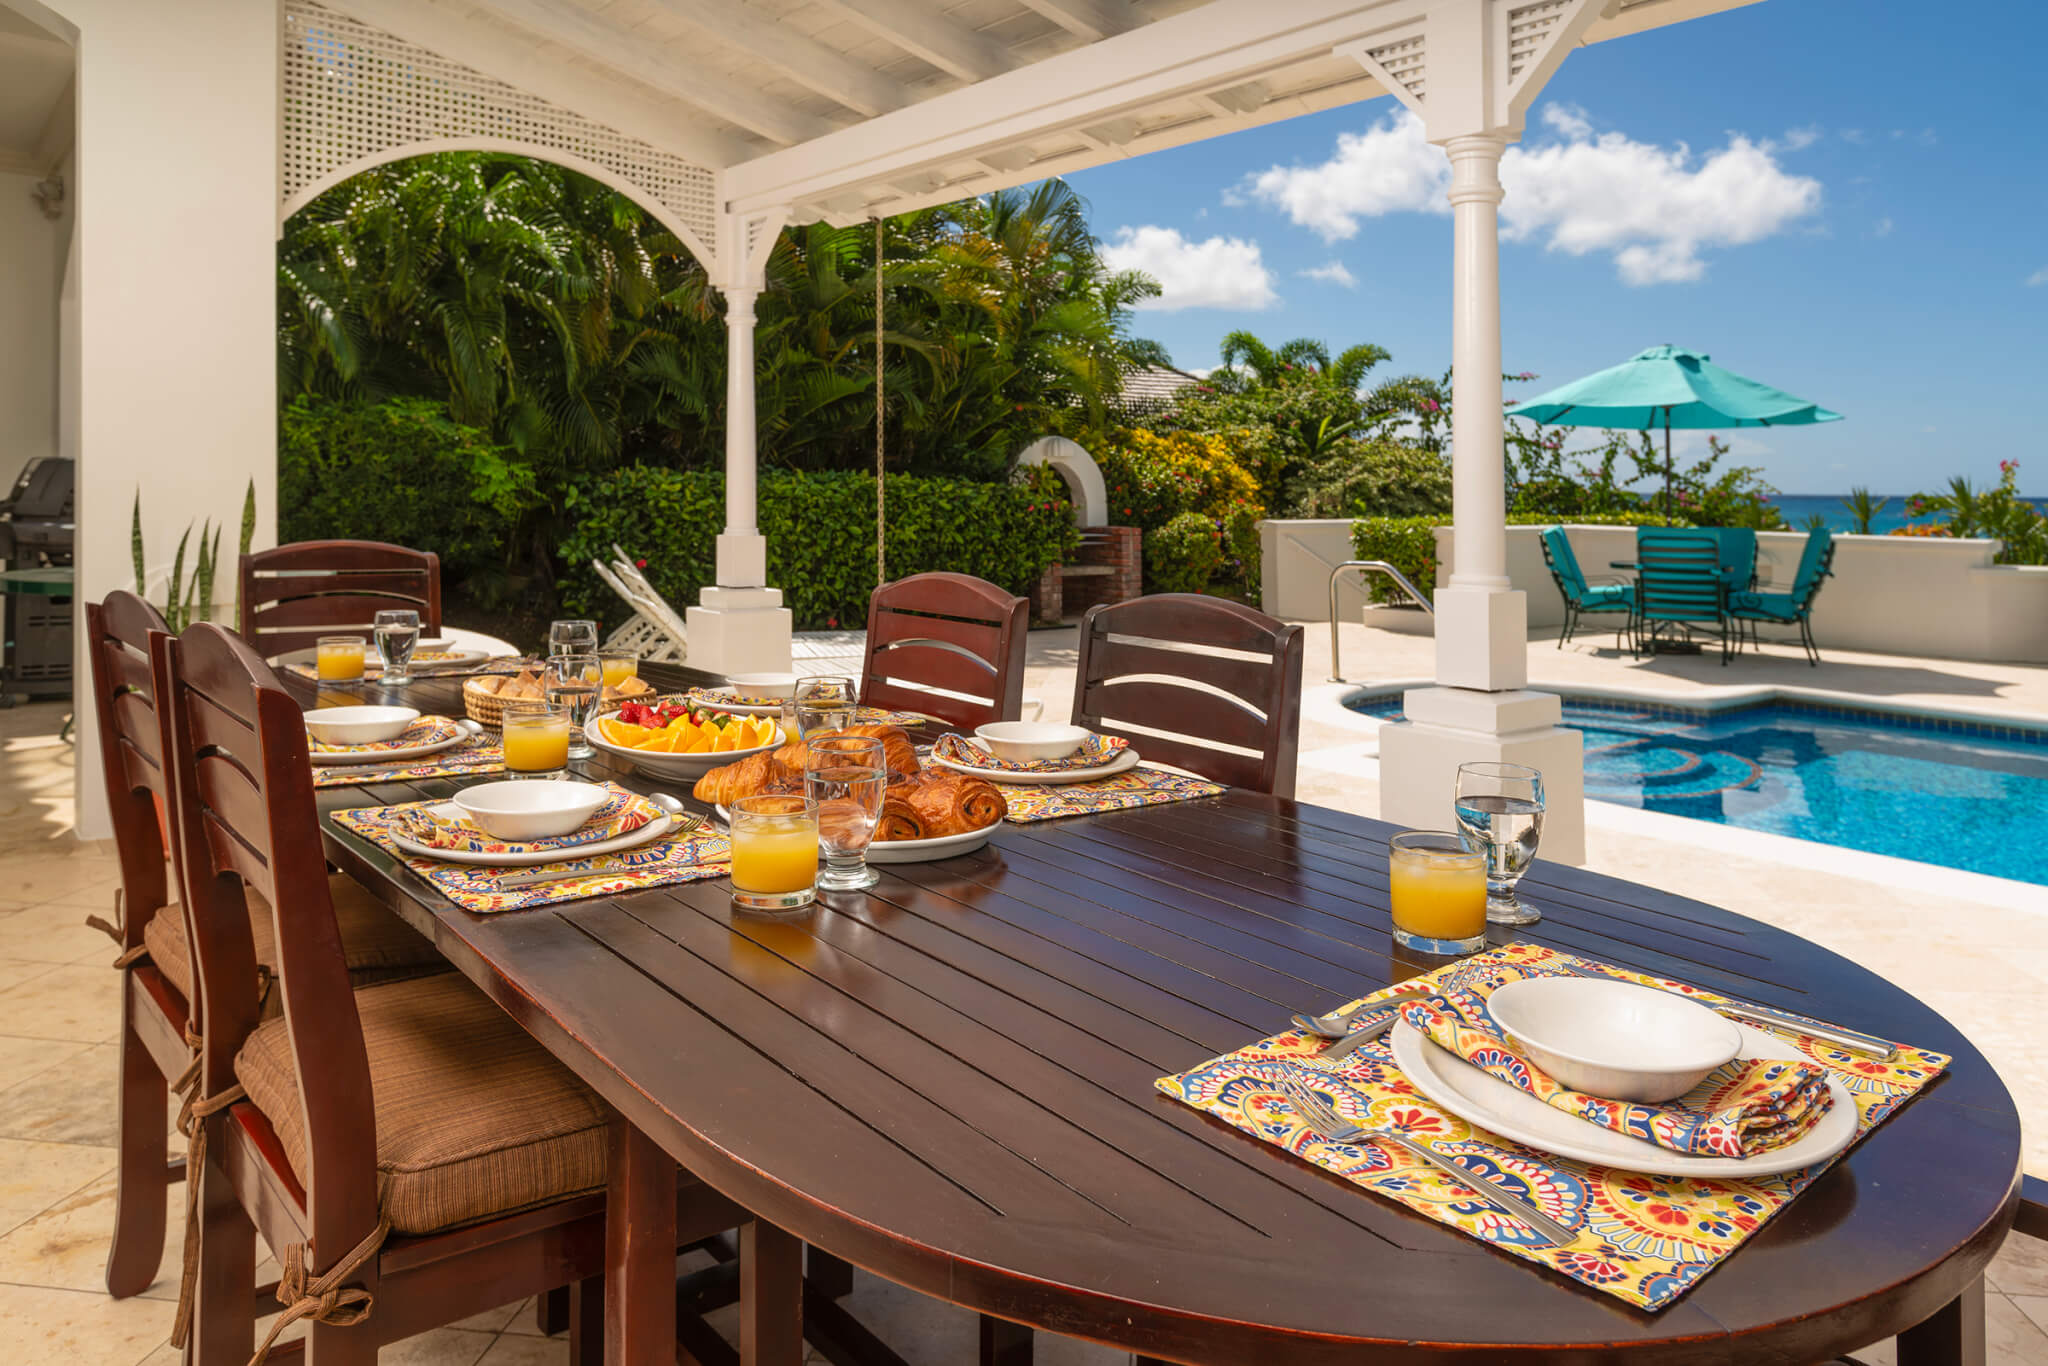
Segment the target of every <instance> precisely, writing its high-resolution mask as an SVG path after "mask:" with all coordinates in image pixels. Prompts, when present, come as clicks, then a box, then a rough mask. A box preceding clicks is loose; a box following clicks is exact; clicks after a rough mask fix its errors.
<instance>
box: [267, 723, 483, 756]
mask: <svg viewBox="0 0 2048 1366" xmlns="http://www.w3.org/2000/svg"><path fill="white" fill-rule="evenodd" d="M464 734H467V731H466V730H465V729H464V728H463V726H462V725H461V724H460V723H459V722H457V721H456V720H455V719H454V718H453V717H450V716H422V717H420V718H419V719H418V720H417V721H414V722H413V723H412V724H411V725H409V726H407V727H406V728H405V729H404V730H403V731H401V732H399V734H398V735H397V736H396V737H395V738H394V739H390V740H372V741H370V742H368V743H367V744H361V745H330V744H325V743H323V742H321V741H319V740H315V739H314V738H313V736H312V734H311V733H310V732H308V733H307V736H306V751H307V753H309V754H311V755H312V756H313V760H314V762H315V763H317V762H319V761H320V760H321V759H322V758H323V757H326V756H329V755H335V754H389V753H390V752H391V751H393V750H397V749H414V748H417V747H418V746H420V745H438V744H444V743H446V742H447V741H450V740H453V739H455V738H456V737H457V736H459V735H464Z"/></svg>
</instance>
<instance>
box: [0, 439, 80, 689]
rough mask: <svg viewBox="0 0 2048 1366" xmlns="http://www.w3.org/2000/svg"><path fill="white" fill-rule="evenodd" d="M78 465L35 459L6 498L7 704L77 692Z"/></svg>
mask: <svg viewBox="0 0 2048 1366" xmlns="http://www.w3.org/2000/svg"><path fill="white" fill-rule="evenodd" d="M76 473H77V465H76V463H75V462H73V461H70V460H64V459H61V458H59V457H56V456H43V457H41V458H39V459H36V460H31V461H29V463H28V467H27V468H26V469H24V470H22V472H21V477H20V478H18V479H16V480H15V481H14V489H13V491H12V492H11V493H9V494H8V496H7V498H6V499H5V500H4V501H0V561H5V563H6V566H7V568H6V572H5V573H0V589H4V591H5V594H6V597H5V601H6V604H7V610H6V618H5V626H6V636H5V639H6V643H7V653H6V658H5V663H4V664H0V706H12V705H14V703H15V702H16V701H17V700H18V699H20V698H23V697H69V696H70V695H71V598H72V583H71V553H72V547H73V543H74V542H75V541H76V539H77V535H78V522H77V518H76V515H75V514H74V513H73V511H72V492H73V483H74V479H75V476H76Z"/></svg>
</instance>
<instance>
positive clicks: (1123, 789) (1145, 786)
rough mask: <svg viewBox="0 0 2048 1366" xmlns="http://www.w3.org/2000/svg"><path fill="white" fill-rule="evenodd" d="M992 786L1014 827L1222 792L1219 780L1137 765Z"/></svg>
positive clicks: (1190, 798) (1181, 800) (1190, 799)
mask: <svg viewBox="0 0 2048 1366" xmlns="http://www.w3.org/2000/svg"><path fill="white" fill-rule="evenodd" d="M995 787H996V790H997V791H998V792H1001V793H1002V794H1003V801H1004V803H1005V804H1007V805H1008V807H1009V808H1010V816H1009V818H1010V819H1011V820H1013V821H1015V822H1017V823H1018V824H1019V825H1026V824H1029V823H1030V822H1032V821H1049V820H1053V819H1056V818H1057V817H1060V816H1087V815H1094V814H1096V813H1099V812H1103V811H1125V810H1129V809H1130V808H1132V807H1136V806H1163V805H1165V804H1166V803H1168V802H1188V801H1193V800H1195V799H1196V798H1197V797H1213V796H1215V795H1217V794H1218V793H1219V792H1222V791H1224V787H1223V784H1221V783H1212V782H1210V781H1208V780H1207V779H1205V778H1191V777H1189V776H1188V775H1187V774H1185V773H1168V772H1167V771H1166V770H1164V769H1158V768H1148V767H1146V766H1145V765H1143V764H1140V765H1138V766H1137V767H1136V768H1134V769H1132V770H1130V771H1129V772H1128V773H1119V774H1117V775H1116V776H1115V777H1113V778H1097V779H1096V780H1095V781H1093V782H1089V783H1041V784H1024V783H997V784H996V785H995Z"/></svg>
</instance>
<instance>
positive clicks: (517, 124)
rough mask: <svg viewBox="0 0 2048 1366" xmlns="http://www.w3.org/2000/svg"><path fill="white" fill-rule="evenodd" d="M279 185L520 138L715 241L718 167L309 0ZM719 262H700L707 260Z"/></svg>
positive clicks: (288, 192)
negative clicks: (424, 151)
mask: <svg viewBox="0 0 2048 1366" xmlns="http://www.w3.org/2000/svg"><path fill="white" fill-rule="evenodd" d="M282 31H283V35H284V101H283V104H284V109H283V116H284V128H283V133H284V137H283V145H284V151H283V157H284V168H283V170H284V174H283V182H284V183H283V194H284V202H285V204H286V205H288V206H289V205H295V204H296V203H297V202H298V201H299V200H300V199H302V198H303V197H304V195H305V192H306V191H308V190H311V189H316V188H322V187H324V186H325V185H326V184H327V183H328V182H330V181H331V180H332V179H333V177H334V174H335V172H337V171H339V170H341V169H342V168H343V167H348V166H357V165H359V164H374V163H375V162H376V161H377V160H378V159H380V157H382V156H384V155H385V154H390V153H397V152H399V151H401V149H417V148H418V147H419V146H420V145H421V144H431V143H434V142H437V141H441V142H455V143H469V144H493V143H504V144H514V145H517V146H519V147H521V148H529V149H532V150H533V151H534V152H535V153H536V154H537V155H541V156H545V155H546V154H547V153H548V152H550V151H553V152H558V153H564V154H567V155H568V156H571V157H574V158H577V159H578V160H581V161H583V162H585V163H588V165H589V166H591V167H595V168H597V169H598V170H599V171H600V172H602V173H603V174H604V177H605V178H606V179H607V180H608V182H609V183H610V184H611V185H612V186H613V187H614V188H616V189H618V190H620V191H621V192H622V193H625V194H627V195H629V196H631V197H632V198H634V199H636V200H638V201H639V202H640V203H642V204H643V205H644V206H645V207H647V208H649V209H657V208H658V209H661V210H666V214H667V216H669V217H672V218H674V219H675V220H676V221H677V222H678V223H679V224H681V225H682V226H683V227H684V228H686V229H687V230H688V231H689V233H690V235H691V236H693V237H694V239H695V240H694V241H693V242H691V247H692V249H693V250H696V251H700V252H709V251H713V250H715V246H714V243H715V242H716V240H717V238H716V232H715V228H716V212H717V211H716V200H715V195H714V183H713V177H712V173H711V171H709V170H708V169H706V168H705V167H702V166H699V165H696V164H695V163H693V162H689V161H685V160H683V159H682V158H681V157H678V156H675V155H672V154H670V153H668V152H663V151H661V150H659V149H658V148H654V147H650V146H649V145H647V144H646V143H644V142H641V141H640V140H639V139H637V138H631V137H628V136H626V135H625V134H623V133H620V132H617V131H615V130H613V129H611V128H607V127H605V126H604V125H603V124H600V123H594V122H592V121H591V120H589V119H586V118H583V117H582V116H581V115H578V114H572V113H570V112H569V111H568V110H566V109H562V108H560V107H558V106H556V105H553V104H550V103H548V102H547V101H546V100H543V99H541V98H539V97H538V96H535V95H530V94H528V93H527V92H525V91H523V90H520V89H518V88H517V87H515V86H510V85H507V84H505V83H504V82H503V81H500V80H495V79H493V78H492V77H489V76H486V75H483V74H482V73H480V72H477V71H473V70H471V69H470V68H468V67H466V66H463V65H462V64H461V63H459V62H453V61H450V60H448V59H447V58H445V57H442V56H440V55H439V54H437V53H433V52H429V51H428V50H427V49H425V48H422V47H419V46H416V45H415V44H412V43H408V42H405V41H404V40H402V39H399V38H395V37H393V36H392V35H390V34H388V33H385V32H382V31H381V30H379V29H374V28H371V27H370V26H369V25H367V24H364V23H361V22H359V21H358V20H356V19H354V18H351V17H350V16H348V15H346V14H341V13H339V12H337V11H335V10H331V9H326V8H323V7H322V6H320V5H317V4H313V3H311V0H286V3H285V5H284V25H283V30H282ZM711 264H712V262H711V261H710V260H708V259H707V260H706V261H705V265H706V266H709V265H711Z"/></svg>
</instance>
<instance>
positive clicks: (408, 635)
mask: <svg viewBox="0 0 2048 1366" xmlns="http://www.w3.org/2000/svg"><path fill="white" fill-rule="evenodd" d="M373 620H374V625H373V627H372V629H371V635H372V637H373V638H374V639H375V640H376V642H377V662H378V663H380V664H382V665H383V666H384V673H383V681H384V682H386V683H390V684H401V683H410V682H412V675H411V674H410V673H408V672H406V671H407V670H408V669H410V668H411V667H412V652H413V651H414V650H416V649H418V648H419V643H420V614H419V613H418V612H379V613H378V614H377V615H376V617H375V618H374V619H373Z"/></svg>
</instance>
